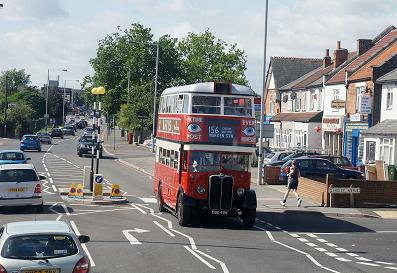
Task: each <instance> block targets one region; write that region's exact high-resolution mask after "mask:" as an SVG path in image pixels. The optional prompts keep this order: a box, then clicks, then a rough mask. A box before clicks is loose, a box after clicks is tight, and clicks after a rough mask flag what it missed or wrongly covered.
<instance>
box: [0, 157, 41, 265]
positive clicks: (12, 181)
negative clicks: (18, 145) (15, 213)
mask: <svg viewBox="0 0 397 273" xmlns="http://www.w3.org/2000/svg"><path fill="white" fill-rule="evenodd" d="M44 179H46V177H45V176H39V175H38V174H37V171H36V169H35V168H34V166H33V165H32V164H6V165H0V196H1V198H0V206H34V208H35V209H36V211H37V212H42V211H43V208H44V207H43V197H42V195H41V182H40V180H44ZM0 264H1V262H0ZM0 272H1V271H0Z"/></svg>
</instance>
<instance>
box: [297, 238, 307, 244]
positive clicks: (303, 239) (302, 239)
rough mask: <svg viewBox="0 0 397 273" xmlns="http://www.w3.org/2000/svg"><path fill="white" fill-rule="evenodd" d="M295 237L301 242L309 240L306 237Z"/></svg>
mask: <svg viewBox="0 0 397 273" xmlns="http://www.w3.org/2000/svg"><path fill="white" fill-rule="evenodd" d="M296 239H298V240H299V241H301V242H303V243H307V242H309V240H307V239H305V238H296Z"/></svg>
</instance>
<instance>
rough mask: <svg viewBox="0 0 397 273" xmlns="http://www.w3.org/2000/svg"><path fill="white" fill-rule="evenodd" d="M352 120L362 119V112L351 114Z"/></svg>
mask: <svg viewBox="0 0 397 273" xmlns="http://www.w3.org/2000/svg"><path fill="white" fill-rule="evenodd" d="M350 121H361V114H354V115H350Z"/></svg>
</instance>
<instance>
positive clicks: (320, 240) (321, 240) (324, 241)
mask: <svg viewBox="0 0 397 273" xmlns="http://www.w3.org/2000/svg"><path fill="white" fill-rule="evenodd" d="M317 241H319V242H321V243H328V241H327V240H325V239H317Z"/></svg>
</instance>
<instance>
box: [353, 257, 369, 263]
mask: <svg viewBox="0 0 397 273" xmlns="http://www.w3.org/2000/svg"><path fill="white" fill-rule="evenodd" d="M356 259H357V260H359V261H364V262H372V260H370V259H367V258H364V257H356Z"/></svg>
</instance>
